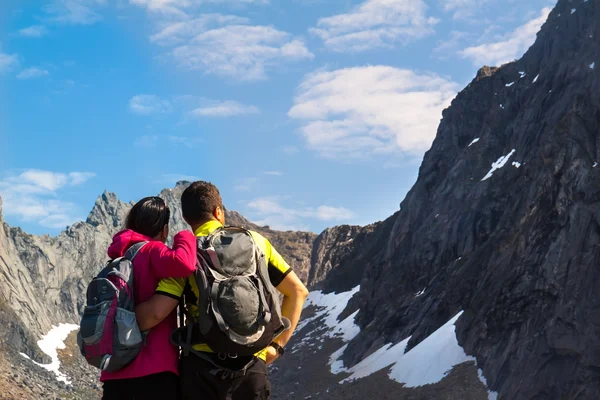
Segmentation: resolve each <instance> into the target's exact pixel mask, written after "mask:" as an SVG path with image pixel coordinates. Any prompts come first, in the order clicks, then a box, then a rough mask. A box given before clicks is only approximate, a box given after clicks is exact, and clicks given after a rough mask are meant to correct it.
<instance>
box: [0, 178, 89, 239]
mask: <svg viewBox="0 0 600 400" xmlns="http://www.w3.org/2000/svg"><path fill="white" fill-rule="evenodd" d="M94 176H96V174H94V173H91V172H71V173H68V174H65V173H59V172H52V171H43V170H35V169H31V170H26V171H24V172H22V173H21V174H19V175H10V176H8V177H6V178H4V179H2V180H0V195H1V196H2V199H3V212H4V213H5V214H6V215H9V216H15V217H17V218H18V219H20V220H22V221H26V222H35V223H38V224H39V225H41V226H44V227H48V228H63V227H65V226H66V225H70V224H72V223H73V222H75V221H77V220H81V219H82V218H79V217H78V216H77V215H76V209H77V207H76V206H75V205H74V204H72V203H70V202H67V201H63V200H60V199H58V198H57V191H58V190H60V189H64V188H66V187H74V186H79V185H82V184H83V183H85V182H87V181H88V180H90V179H92V178H93V177H94Z"/></svg>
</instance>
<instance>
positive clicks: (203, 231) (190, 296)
mask: <svg viewBox="0 0 600 400" xmlns="http://www.w3.org/2000/svg"><path fill="white" fill-rule="evenodd" d="M221 226H223V225H222V224H221V223H220V222H219V221H217V220H211V221H209V222H207V223H205V224H204V225H202V226H200V227H199V228H198V229H196V231H195V232H194V234H195V235H196V236H208V235H210V234H211V233H212V232H213V231H215V230H216V229H218V228H220V227H221ZM250 233H251V234H252V237H253V238H254V241H255V242H256V245H257V246H258V247H259V248H260V249H261V250H262V251H263V253H264V254H265V257H266V259H267V262H268V267H269V268H268V270H269V279H270V280H271V283H272V284H273V286H275V287H277V286H279V284H280V283H281V282H282V281H283V279H284V278H285V277H286V276H287V275H288V274H289V273H290V272H291V271H292V268H291V267H290V266H289V265H288V264H287V263H286V262H285V260H284V259H283V257H281V255H280V254H279V253H278V252H277V250H276V249H275V248H274V247H273V245H272V244H271V243H270V242H269V241H268V240H267V238H265V237H264V236H262V235H261V234H260V233H257V232H254V231H250ZM155 293H156V294H162V295H165V296H169V297H172V298H174V299H178V300H179V299H180V298H181V296H184V299H185V303H186V308H187V310H188V313H189V314H191V315H192V317H193V318H198V314H199V313H198V307H197V299H198V296H199V290H198V285H197V284H196V280H195V279H194V278H193V277H188V278H167V279H163V280H161V281H160V282H159V284H158V287H157V288H156V292H155ZM194 349H195V350H197V351H204V352H209V353H212V352H213V351H212V350H211V349H210V347H208V345H206V344H196V345H194ZM255 356H257V357H259V358H261V359H263V360H265V359H266V349H265V350H262V351H259V352H258V353H256V354H255Z"/></svg>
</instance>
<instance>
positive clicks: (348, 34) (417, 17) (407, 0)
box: [310, 0, 439, 52]
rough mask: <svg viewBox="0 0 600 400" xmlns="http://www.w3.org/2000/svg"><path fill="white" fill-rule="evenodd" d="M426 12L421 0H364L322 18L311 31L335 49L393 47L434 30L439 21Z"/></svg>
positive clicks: (363, 49) (352, 50)
mask: <svg viewBox="0 0 600 400" xmlns="http://www.w3.org/2000/svg"><path fill="white" fill-rule="evenodd" d="M426 11H427V5H426V4H425V2H424V1H423V0H367V1H365V2H364V3H362V4H360V5H358V6H356V7H355V8H354V9H353V10H352V11H351V12H349V13H346V14H338V15H334V16H332V17H327V18H321V19H320V20H319V21H318V22H317V28H311V29H310V32H312V33H313V34H315V35H317V36H319V37H320V38H321V39H322V40H323V41H324V43H325V45H326V46H327V47H328V48H330V49H332V50H334V51H340V52H358V51H365V50H369V49H372V48H376V47H392V46H393V45H394V44H396V43H401V44H406V43H408V42H411V41H413V40H415V39H419V38H422V37H425V36H428V35H430V34H432V33H434V29H433V27H434V26H435V24H437V23H438V22H439V21H438V20H436V19H435V18H431V17H427V15H426Z"/></svg>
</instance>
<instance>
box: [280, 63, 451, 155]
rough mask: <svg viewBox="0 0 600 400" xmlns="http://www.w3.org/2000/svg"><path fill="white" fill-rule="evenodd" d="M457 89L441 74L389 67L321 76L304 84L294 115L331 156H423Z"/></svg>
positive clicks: (310, 139)
mask: <svg viewBox="0 0 600 400" xmlns="http://www.w3.org/2000/svg"><path fill="white" fill-rule="evenodd" d="M457 90H458V85H457V84H456V83H454V82H452V81H450V80H448V79H447V78H443V77H441V76H439V75H436V74H433V73H429V74H417V73H415V72H413V71H411V70H405V69H398V68H393V67H388V66H370V67H356V68H346V69H340V70H336V71H331V72H317V73H314V74H311V75H308V76H307V77H306V78H305V79H304V81H303V82H302V83H301V84H300V86H299V88H298V94H297V96H296V98H295V99H294V103H295V105H294V106H293V107H292V108H291V109H290V110H289V112H288V115H289V116H290V117H291V118H294V119H297V120H302V121H305V122H304V126H303V127H302V128H301V133H302V136H303V137H304V139H305V140H306V142H307V144H308V146H309V147H310V148H311V149H312V150H314V151H316V152H318V153H320V154H321V155H323V156H326V157H344V158H346V159H350V158H360V157H368V156H371V155H373V154H385V153H393V152H398V151H401V152H406V153H409V154H412V155H414V156H421V155H422V153H423V152H424V151H426V150H427V149H428V148H429V147H430V146H431V143H432V141H433V138H434V137H435V135H436V132H437V127H438V124H439V121H440V119H441V116H442V110H443V109H444V108H445V107H447V106H448V105H449V104H450V102H451V100H452V99H453V98H454V96H455V95H456V93H457Z"/></svg>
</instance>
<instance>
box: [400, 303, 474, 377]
mask: <svg viewBox="0 0 600 400" xmlns="http://www.w3.org/2000/svg"><path fill="white" fill-rule="evenodd" d="M462 313H463V311H461V312H459V313H458V314H456V316H455V317H454V318H452V319H451V320H450V321H448V322H447V323H446V324H445V325H444V326H442V327H441V328H440V329H438V330H437V331H435V332H433V333H432V334H431V335H430V336H429V337H427V339H425V340H423V341H422V342H421V343H419V344H418V345H416V346H415V347H414V348H413V349H412V350H411V351H409V352H408V353H406V354H404V355H403V356H402V358H401V359H400V360H398V362H397V363H396V364H395V365H394V366H393V367H392V370H391V371H390V374H389V376H390V378H392V379H393V380H395V381H397V382H400V383H404V384H405V385H406V387H418V386H423V385H429V384H432V383H437V382H439V381H441V380H442V379H443V378H444V377H445V376H446V375H447V374H448V372H450V370H451V369H452V368H453V367H454V366H455V365H458V364H462V363H464V362H466V361H475V358H474V357H471V356H467V355H466V354H465V352H464V350H463V349H462V347H460V346H459V345H458V341H457V340H456V333H455V326H454V324H455V323H456V321H457V320H458V318H459V317H460V316H461V315H462Z"/></svg>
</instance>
